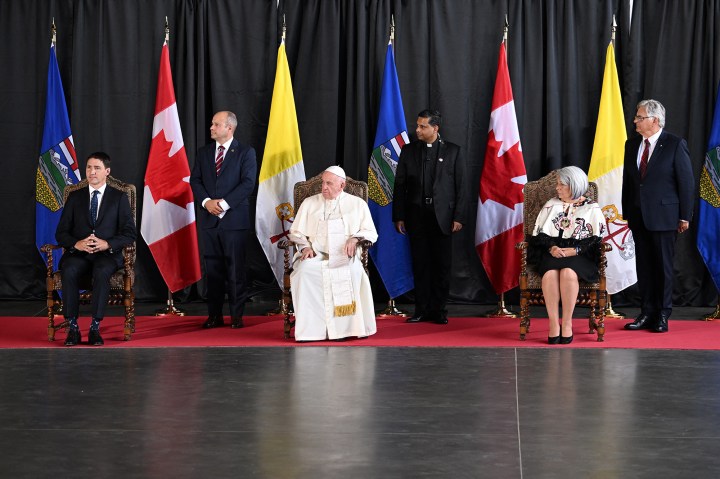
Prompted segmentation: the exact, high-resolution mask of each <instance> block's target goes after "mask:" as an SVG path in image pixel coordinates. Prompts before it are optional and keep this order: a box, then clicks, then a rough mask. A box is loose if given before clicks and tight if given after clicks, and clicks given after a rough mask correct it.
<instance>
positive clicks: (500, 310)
mask: <svg viewBox="0 0 720 479" xmlns="http://www.w3.org/2000/svg"><path fill="white" fill-rule="evenodd" d="M509 29H510V23H509V22H508V16H507V13H506V14H505V26H504V27H503V43H504V44H505V48H507V39H508V30H509ZM483 316H484V317H486V318H517V317H518V315H517V314H515V313H513V312H512V311H510V310H508V309H507V308H505V293H504V292H503V293H500V299H499V300H498V303H497V307H496V308H495V309H492V310H490V311H487V312H486V313H485V314H484V315H483Z"/></svg>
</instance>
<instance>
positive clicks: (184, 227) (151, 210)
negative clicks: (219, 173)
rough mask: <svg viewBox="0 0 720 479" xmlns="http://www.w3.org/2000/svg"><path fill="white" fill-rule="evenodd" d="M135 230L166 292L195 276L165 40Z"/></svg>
mask: <svg viewBox="0 0 720 479" xmlns="http://www.w3.org/2000/svg"><path fill="white" fill-rule="evenodd" d="M140 232H141V234H142V237H143V238H144V239H145V242H146V243H147V245H148V246H149V247H150V252H151V253H152V255H153V258H155V262H156V263H157V265H158V269H159V270H160V274H162V277H163V279H164V280H165V283H166V284H167V286H168V288H169V289H170V291H172V292H175V291H178V290H180V289H183V288H185V287H187V286H190V285H191V284H193V283H195V282H196V281H198V280H199V279H200V277H201V272H200V254H199V253H198V241H197V230H196V228H195V208H194V202H193V194H192V190H191V189H190V165H189V164H188V159H187V154H186V153H185V144H184V143H183V137H182V131H181V130H180V118H179V116H178V111H177V103H176V101H175V89H174V87H173V81H172V72H171V71H170V52H169V48H168V45H167V41H166V42H165V43H164V44H163V48H162V53H161V55H160V71H159V73H158V87H157V97H156V99H155V119H154V121H153V132H152V144H151V145H150V155H149V156H148V164H147V170H146V171H145V190H144V194H143V210H142V225H141V226H140Z"/></svg>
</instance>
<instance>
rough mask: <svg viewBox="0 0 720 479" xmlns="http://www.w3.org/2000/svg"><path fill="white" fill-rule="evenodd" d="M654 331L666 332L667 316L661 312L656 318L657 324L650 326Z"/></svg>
mask: <svg viewBox="0 0 720 479" xmlns="http://www.w3.org/2000/svg"><path fill="white" fill-rule="evenodd" d="M652 331H653V332H654V333H667V332H668V317H667V316H665V315H664V314H661V315H660V317H659V318H658V321H657V324H656V325H655V327H653V328H652Z"/></svg>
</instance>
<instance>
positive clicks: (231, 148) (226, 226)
mask: <svg viewBox="0 0 720 479" xmlns="http://www.w3.org/2000/svg"><path fill="white" fill-rule="evenodd" d="M236 128H237V117H236V116H235V114H234V113H233V112H231V111H220V112H217V113H216V114H215V115H214V116H213V119H212V123H211V124H210V138H212V139H213V140H214V141H213V142H211V143H209V144H207V145H205V146H203V147H202V148H200V149H199V150H198V153H197V156H196V157H195V165H194V167H193V170H192V174H191V175H190V186H191V187H192V190H193V195H194V196H195V201H196V202H197V204H198V209H199V215H198V216H199V217H198V220H199V224H200V235H201V237H202V241H201V242H202V247H203V258H204V261H205V273H206V275H207V281H206V282H205V286H206V288H207V293H206V297H207V304H208V318H207V320H206V321H205V323H203V327H204V328H215V327H219V326H222V325H223V324H224V321H223V303H224V302H225V291H226V285H227V294H228V301H229V303H230V318H231V324H232V327H233V328H242V327H243V320H242V317H243V313H244V309H245V301H246V299H247V282H246V277H245V249H246V245H247V237H248V232H249V231H250V229H251V228H252V227H253V224H252V222H251V221H250V200H249V198H250V195H251V194H252V192H253V190H254V189H255V181H256V179H257V161H256V159H255V150H254V149H253V148H252V147H250V146H247V145H243V144H241V143H240V142H238V141H237V140H236V139H235V138H233V134H234V133H235V129H236Z"/></svg>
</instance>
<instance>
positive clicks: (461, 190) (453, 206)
mask: <svg viewBox="0 0 720 479" xmlns="http://www.w3.org/2000/svg"><path fill="white" fill-rule="evenodd" d="M424 148H427V146H425V143H424V142H422V141H413V142H411V143H408V144H407V145H405V146H404V147H403V149H402V152H401V153H400V159H399V161H398V167H397V171H396V172H395V187H394V189H393V203H392V205H393V215H392V216H393V222H395V221H405V225H406V227H407V228H408V231H409V232H410V233H412V228H413V224H415V223H416V222H417V221H419V218H420V212H421V211H422V208H424V205H423V199H424V195H423V190H422V174H423V165H422V164H423V162H424V161H425V158H424ZM439 148H440V150H439V151H438V160H437V165H436V168H435V181H434V183H433V206H434V210H435V216H436V217H437V220H438V224H439V225H440V229H441V230H442V232H443V233H444V234H448V235H449V234H450V233H451V232H452V223H453V221H457V222H458V223H461V224H463V225H466V224H467V209H468V198H467V194H466V191H465V182H466V178H465V163H464V162H463V160H462V157H461V156H460V147H459V146H458V145H456V144H454V143H450V142H448V141H442V142H441V143H440V145H439Z"/></svg>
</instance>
